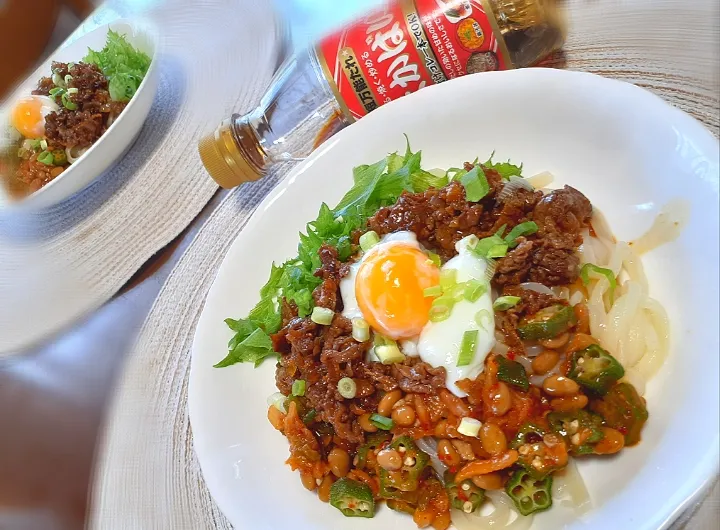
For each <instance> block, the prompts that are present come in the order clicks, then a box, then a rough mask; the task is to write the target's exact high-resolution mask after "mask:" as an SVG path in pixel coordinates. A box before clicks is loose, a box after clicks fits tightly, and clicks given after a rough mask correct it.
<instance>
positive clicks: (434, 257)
mask: <svg viewBox="0 0 720 530" xmlns="http://www.w3.org/2000/svg"><path fill="white" fill-rule="evenodd" d="M428 258H429V259H430V261H432V263H433V265H435V266H436V267H440V266H441V265H442V260H441V259H440V256H438V255H437V254H435V253H434V252H428Z"/></svg>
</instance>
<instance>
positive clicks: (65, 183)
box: [0, 20, 158, 210]
mask: <svg viewBox="0 0 720 530" xmlns="http://www.w3.org/2000/svg"><path fill="white" fill-rule="evenodd" d="M108 29H111V30H113V31H115V32H118V33H121V34H123V35H125V36H126V37H127V40H128V42H129V43H130V44H132V45H133V46H134V47H135V48H137V49H138V50H140V51H143V52H145V53H147V54H148V55H149V56H150V59H151V60H152V62H151V63H150V68H149V69H148V72H147V74H146V75H145V78H144V79H143V81H142V83H141V84H140V87H139V88H138V90H137V92H136V93H135V95H134V96H133V98H132V99H131V100H130V103H128V105H127V106H126V107H125V109H123V111H122V112H121V113H120V116H119V117H118V118H117V119H116V120H115V121H114V122H113V124H112V125H111V126H110V127H109V128H108V130H107V131H105V134H103V135H102V136H101V137H100V138H99V139H98V141H97V142H95V144H93V145H92V147H90V149H88V150H87V151H86V152H85V153H84V154H83V155H82V156H81V157H80V158H79V159H78V160H77V161H76V162H75V163H74V164H72V165H71V166H70V167H69V168H68V169H66V170H65V171H64V172H63V173H62V174H61V175H60V176H58V177H57V178H55V179H53V180H52V181H50V182H49V183H48V184H46V185H45V186H43V187H42V188H40V189H39V190H38V191H36V192H35V193H32V194H30V195H29V196H27V197H25V198H23V199H21V200H19V201H15V202H10V201H9V198H8V197H7V194H6V191H5V188H4V186H0V208H3V207H4V208H5V209H7V210H9V209H24V208H32V209H37V208H45V207H48V206H52V205H54V204H57V203H59V202H61V201H63V200H64V199H67V198H68V197H70V196H71V195H73V194H75V193H77V192H78V191H81V190H83V189H85V188H86V187H87V186H89V185H90V184H91V183H92V182H93V181H94V180H95V179H96V178H97V177H99V176H100V175H102V173H103V172H104V171H106V170H107V169H108V168H109V167H110V166H111V165H113V164H114V163H115V162H116V161H117V160H118V159H119V158H120V157H121V156H122V155H124V154H125V152H126V151H127V150H128V149H130V147H131V146H132V144H133V142H134V141H135V139H136V138H137V136H138V134H140V130H141V129H142V126H143V123H144V122H145V119H146V118H147V115H148V113H149V112H150V107H151V106H152V103H153V100H154V99H155V93H156V92H157V84H158V77H157V61H156V60H155V55H156V51H157V46H158V37H157V33H156V31H155V29H154V28H153V27H152V25H151V24H150V23H148V22H138V21H128V20H118V21H116V22H113V23H111V24H106V25H104V26H100V27H99V28H97V29H95V30H93V31H91V32H89V33H86V34H85V35H82V36H81V37H79V38H78V39H77V40H73V41H71V42H69V43H67V44H66V45H65V46H64V47H63V48H61V49H59V50H58V51H57V52H55V53H54V54H53V55H52V56H51V57H49V58H48V60H47V61H45V62H44V63H43V64H42V66H40V67H39V68H38V69H37V70H36V71H35V72H34V73H33V74H32V75H31V76H30V77H28V78H27V80H25V81H24V82H23V83H22V84H21V85H20V86H19V87H18V88H17V89H16V90H15V91H14V92H13V94H12V95H11V96H10V97H9V98H7V100H6V102H5V103H4V104H3V109H0V114H2V113H3V112H2V111H7V110H8V109H9V108H10V107H11V105H12V104H13V102H14V101H16V100H17V99H18V98H21V97H23V96H26V95H29V94H30V92H31V91H32V90H34V89H35V88H36V86H37V83H38V81H39V80H40V78H41V77H43V76H47V75H48V74H49V73H50V65H51V63H52V62H53V61H59V62H65V63H67V62H79V61H81V60H82V58H83V57H85V55H86V54H87V50H88V48H92V49H93V50H101V49H102V48H104V47H105V44H106V41H107V33H108ZM0 126H3V127H5V126H7V125H6V124H0Z"/></svg>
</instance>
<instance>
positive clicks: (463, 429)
mask: <svg viewBox="0 0 720 530" xmlns="http://www.w3.org/2000/svg"><path fill="white" fill-rule="evenodd" d="M480 427H482V423H480V420H476V419H475V418H468V417H466V418H463V419H461V420H460V425H458V428H457V431H458V432H459V433H460V434H462V435H463V436H471V437H477V435H478V433H479V432H480Z"/></svg>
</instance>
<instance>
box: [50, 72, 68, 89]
mask: <svg viewBox="0 0 720 530" xmlns="http://www.w3.org/2000/svg"><path fill="white" fill-rule="evenodd" d="M52 82H53V83H54V84H55V86H57V87H60V88H66V85H65V80H64V79H63V78H62V76H60V74H59V73H57V72H54V73H53V75H52Z"/></svg>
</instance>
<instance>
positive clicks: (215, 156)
mask: <svg viewBox="0 0 720 530" xmlns="http://www.w3.org/2000/svg"><path fill="white" fill-rule="evenodd" d="M249 139H250V138H245V141H243V140H242V139H240V142H241V143H239V142H238V141H236V139H235V137H234V136H233V131H232V125H231V120H225V121H224V122H222V123H221V124H220V126H219V127H218V128H217V129H215V132H213V133H212V134H208V135H207V136H204V137H203V138H202V139H201V140H200V142H199V144H198V150H199V151H200V159H201V160H202V163H203V165H204V166H205V169H206V170H207V172H208V173H210V176H211V177H212V178H213V180H215V182H217V183H218V184H219V185H220V186H221V187H223V188H226V189H229V188H234V187H236V186H239V185H240V184H244V183H245V182H252V181H254V180H258V179H260V178H261V177H262V176H263V175H264V174H265V173H264V171H263V169H262V168H261V167H259V166H258V164H257V163H255V161H254V160H253V159H252V155H253V154H254V155H255V158H258V154H259V152H260V153H261V151H262V150H261V148H260V146H259V145H256V146H255V147H254V149H252V148H251V151H250V152H249V153H248V152H246V149H245V147H246V146H245V145H244V144H245V143H247V140H249ZM260 161H262V156H261V157H260Z"/></svg>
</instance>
